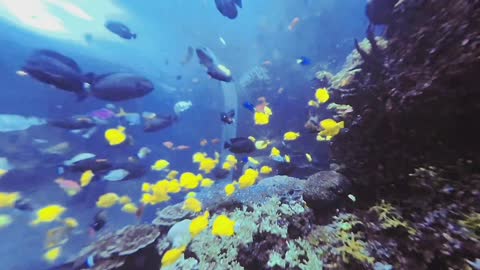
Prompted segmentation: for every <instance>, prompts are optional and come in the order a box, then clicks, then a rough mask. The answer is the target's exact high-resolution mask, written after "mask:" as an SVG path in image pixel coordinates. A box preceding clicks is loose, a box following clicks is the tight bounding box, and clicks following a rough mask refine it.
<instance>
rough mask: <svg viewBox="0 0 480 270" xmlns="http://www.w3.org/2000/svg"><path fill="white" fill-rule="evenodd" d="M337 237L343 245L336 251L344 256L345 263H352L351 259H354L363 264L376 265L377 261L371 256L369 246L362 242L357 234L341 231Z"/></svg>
mask: <svg viewBox="0 0 480 270" xmlns="http://www.w3.org/2000/svg"><path fill="white" fill-rule="evenodd" d="M337 237H338V239H339V240H340V242H341V245H340V247H337V248H336V251H337V252H338V253H340V255H341V256H342V260H343V262H345V263H350V258H354V259H356V260H358V261H359V262H361V263H369V264H373V263H374V261H375V259H374V258H373V257H372V256H370V254H369V252H368V250H367V244H366V243H365V242H364V241H362V240H360V239H359V238H358V236H357V234H354V233H353V232H350V233H348V232H346V231H340V232H339V233H338V236H337Z"/></svg>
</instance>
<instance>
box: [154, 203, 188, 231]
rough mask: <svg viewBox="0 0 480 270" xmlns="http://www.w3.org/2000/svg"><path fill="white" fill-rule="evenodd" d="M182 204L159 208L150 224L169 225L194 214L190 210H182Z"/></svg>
mask: <svg viewBox="0 0 480 270" xmlns="http://www.w3.org/2000/svg"><path fill="white" fill-rule="evenodd" d="M182 206H183V203H178V204H174V205H169V206H166V207H164V208H162V209H159V210H158V211H157V215H156V217H155V219H154V220H153V221H152V224H154V225H157V226H164V227H170V226H172V225H174V224H175V223H177V222H179V221H181V220H184V219H188V218H191V217H193V216H194V214H193V213H192V212H190V211H185V210H183V209H182Z"/></svg>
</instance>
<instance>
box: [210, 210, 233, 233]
mask: <svg viewBox="0 0 480 270" xmlns="http://www.w3.org/2000/svg"><path fill="white" fill-rule="evenodd" d="M212 234H213V235H216V236H233V235H234V234H235V221H233V220H231V219H229V218H228V217H227V216H225V215H220V216H218V217H217V218H216V219H215V221H214V222H213V226H212Z"/></svg>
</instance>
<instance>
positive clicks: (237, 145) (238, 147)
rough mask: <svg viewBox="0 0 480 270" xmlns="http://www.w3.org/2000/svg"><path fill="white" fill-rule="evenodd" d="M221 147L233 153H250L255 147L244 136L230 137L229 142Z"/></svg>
mask: <svg viewBox="0 0 480 270" xmlns="http://www.w3.org/2000/svg"><path fill="white" fill-rule="evenodd" d="M223 148H225V149H228V150H230V152H232V153H235V154H241V153H251V152H253V151H255V149H256V148H255V144H254V143H253V142H252V141H251V140H250V139H248V138H244V137H238V138H233V139H230V142H225V143H224V145H223Z"/></svg>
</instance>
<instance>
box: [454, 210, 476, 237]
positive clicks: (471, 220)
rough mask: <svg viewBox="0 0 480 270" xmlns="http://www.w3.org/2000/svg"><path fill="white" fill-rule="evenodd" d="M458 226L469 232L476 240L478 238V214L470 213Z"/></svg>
mask: <svg viewBox="0 0 480 270" xmlns="http://www.w3.org/2000/svg"><path fill="white" fill-rule="evenodd" d="M459 223H460V225H462V226H463V227H465V228H467V229H468V230H470V231H471V232H472V233H473V234H474V235H475V236H476V238H477V239H478V238H480V213H471V214H469V215H467V216H465V219H464V220H460V222H459Z"/></svg>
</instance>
